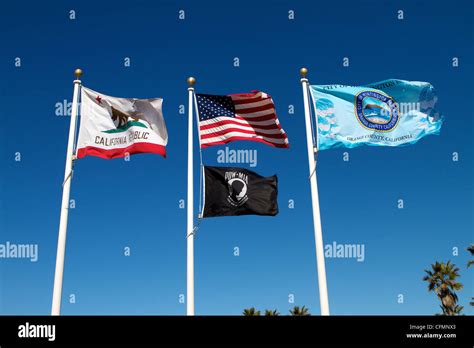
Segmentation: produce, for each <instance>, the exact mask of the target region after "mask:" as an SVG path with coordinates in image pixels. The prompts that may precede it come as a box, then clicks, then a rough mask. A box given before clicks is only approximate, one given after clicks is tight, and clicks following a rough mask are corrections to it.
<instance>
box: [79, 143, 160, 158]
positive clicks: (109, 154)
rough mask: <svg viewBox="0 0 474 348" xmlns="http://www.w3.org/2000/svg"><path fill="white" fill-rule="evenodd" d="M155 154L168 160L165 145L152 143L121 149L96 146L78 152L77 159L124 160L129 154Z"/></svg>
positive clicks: (136, 144) (137, 144)
mask: <svg viewBox="0 0 474 348" xmlns="http://www.w3.org/2000/svg"><path fill="white" fill-rule="evenodd" d="M137 153H154V154H158V155H161V156H163V157H165V158H166V148H165V147H164V146H163V145H158V144H152V143H135V144H133V145H130V146H127V147H123V148H120V149H110V150H106V149H101V148H99V147H95V146H86V147H83V148H80V149H78V150H77V158H83V157H86V156H95V157H100V158H104V159H113V158H122V157H125V156H126V155H127V154H129V155H133V154H137Z"/></svg>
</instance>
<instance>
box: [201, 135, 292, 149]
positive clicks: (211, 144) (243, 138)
mask: <svg viewBox="0 0 474 348" xmlns="http://www.w3.org/2000/svg"><path fill="white" fill-rule="evenodd" d="M236 140H247V141H256V142H258V143H264V144H267V145H270V146H273V147H280V148H285V149H288V148H289V147H290V145H289V144H275V143H271V142H269V141H266V140H264V139H261V138H249V137H230V138H227V139H224V140H221V141H215V142H212V143H207V144H202V145H201V148H203V149H204V148H206V147H210V146H214V145H224V144H227V143H230V142H231V141H236Z"/></svg>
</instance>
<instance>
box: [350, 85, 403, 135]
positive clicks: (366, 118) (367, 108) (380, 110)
mask: <svg viewBox="0 0 474 348" xmlns="http://www.w3.org/2000/svg"><path fill="white" fill-rule="evenodd" d="M354 107H355V114H356V116H357V120H358V121H359V123H360V124H361V125H362V127H364V128H366V129H369V130H375V131H378V132H390V131H392V130H393V129H394V128H395V127H396V126H397V125H398V121H399V120H400V112H399V109H398V105H397V103H396V102H395V101H394V100H393V99H392V98H391V97H389V96H388V95H386V94H383V93H380V92H374V91H362V92H360V93H358V94H357V95H356V96H355V102H354Z"/></svg>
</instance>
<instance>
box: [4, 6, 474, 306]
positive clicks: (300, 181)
mask: <svg viewBox="0 0 474 348" xmlns="http://www.w3.org/2000/svg"><path fill="white" fill-rule="evenodd" d="M70 10H75V13H76V19H75V20H70V19H69V11H70ZM179 10H184V11H185V16H186V17H185V20H179V19H178V11H179ZM290 10H294V11H295V19H294V20H289V19H288V11H290ZM398 10H403V15H404V19H403V20H399V19H398V18H397V16H398V13H397V11H398ZM472 18H473V5H472V2H470V1H459V0H453V1H451V2H450V3H449V4H447V3H445V2H440V1H439V2H435V1H417V2H416V3H415V2H411V1H385V2H383V6H382V5H381V3H380V1H375V0H374V1H372V0H364V1H357V2H355V1H332V2H321V3H320V2H318V3H317V2H314V1H291V2H290V1H260V2H254V1H246V0H244V1H239V2H235V3H230V2H226V3H223V2H218V1H199V2H196V1H180V2H174V1H155V2H151V1H148V2H147V1H138V0H137V1H134V2H123V3H122V2H118V1H114V2H112V1H101V2H93V1H80V2H79V1H67V2H65V1H61V2H59V1H56V2H49V3H48V4H47V5H45V4H40V3H37V2H24V1H22V2H16V3H15V2H8V3H5V4H4V5H3V10H2V13H1V14H0V28H1V31H0V32H1V34H0V37H1V39H2V40H1V41H2V48H1V55H0V69H1V70H0V72H1V79H0V98H1V101H2V111H1V114H0V116H1V118H2V126H1V127H0V160H1V163H2V165H1V170H0V243H5V242H6V241H10V242H11V243H33V244H38V246H39V259H38V261H37V262H30V261H29V260H27V259H0V314H49V313H50V310H51V298H52V288H53V278H54V265H55V257H56V242H57V230H58V225H59V209H60V200H61V183H62V180H63V175H64V160H65V154H66V145H67V132H68V125H69V118H68V117H66V116H57V115H56V104H57V103H62V102H63V100H71V97H72V87H73V84H72V80H73V74H72V73H73V71H74V69H75V68H76V67H81V68H82V69H83V70H84V76H83V78H82V81H83V84H84V85H85V86H87V87H89V88H92V89H94V90H97V91H100V92H101V93H104V94H107V95H112V96H117V97H137V98H148V97H163V98H164V106H163V111H164V116H165V119H166V123H167V127H168V132H169V143H168V146H167V152H168V158H166V159H163V158H161V157H160V156H157V155H137V156H134V157H132V158H131V161H130V162H125V161H123V160H122V159H116V160H111V161H107V160H102V159H99V158H93V157H88V158H85V159H81V160H79V161H78V162H77V163H76V167H75V169H76V170H75V173H74V178H73V181H72V191H71V198H72V199H74V200H75V205H76V206H75V209H71V211H70V215H69V228H68V239H67V252H66V263H65V274H64V287H63V305H62V313H63V314H147V315H148V314H150V315H151V314H164V315H182V314H185V304H184V303H180V301H179V296H180V294H185V293H186V273H185V271H186V241H185V233H186V218H185V216H186V211H185V209H180V207H179V201H180V200H181V199H185V197H186V156H187V152H186V151H187V144H186V136H187V119H186V115H182V114H180V113H179V106H180V105H181V104H183V105H185V104H186V103H187V90H186V89H187V86H186V78H187V77H188V76H190V75H193V76H195V77H196V78H197V84H196V91H197V92H198V93H210V94H229V93H243V92H248V91H251V90H254V89H260V90H263V91H265V92H267V93H269V94H270V95H272V97H273V99H274V101H275V104H276V108H277V113H278V115H279V119H280V122H281V124H282V127H283V128H284V129H285V131H286V132H287V134H288V137H289V141H290V146H291V148H290V149H289V150H282V149H274V148H270V147H268V146H265V145H263V144H258V143H253V142H239V143H237V142H236V143H232V144H231V145H229V148H231V149H257V151H258V152H257V153H258V164H257V167H256V168H250V169H252V170H255V171H257V172H258V173H259V174H261V175H272V174H275V173H276V174H278V177H279V204H280V214H279V215H278V216H277V217H257V216H243V217H228V218H215V219H207V220H205V221H203V223H202V224H201V226H200V229H199V231H198V233H197V236H196V240H195V256H196V257H195V277H196V283H195V286H196V299H195V301H196V313H197V314H204V315H205V314H240V313H241V312H242V310H243V309H244V308H247V307H251V306H255V307H257V308H259V309H265V308H277V309H278V310H279V311H280V312H282V313H287V311H288V309H289V308H290V307H292V306H293V305H306V306H307V307H309V309H310V311H311V312H312V313H314V314H318V313H319V298H318V288H317V274H316V261H315V254H314V252H315V247H314V235H313V225H312V217H311V201H310V191H309V182H308V164H307V153H306V137H305V126H304V114H303V104H302V95H301V86H300V83H299V75H298V70H299V68H300V67H302V66H307V67H308V68H309V70H310V72H309V80H310V82H311V83H312V84H330V83H338V84H339V83H341V84H365V83H369V82H376V81H380V80H384V79H388V78H398V79H406V80H419V81H429V82H431V83H432V84H433V85H434V86H435V88H436V90H437V93H438V97H439V103H438V108H439V109H440V110H441V111H442V113H443V114H444V115H445V123H444V125H443V128H442V130H441V135H439V136H429V137H426V138H424V139H422V140H421V141H420V142H418V143H417V144H415V145H413V146H407V147H401V148H383V147H359V148H355V149H351V150H344V149H335V150H327V151H324V152H321V153H320V155H319V159H318V173H317V175H318V182H319V193H320V204H321V216H322V224H323V236H324V241H325V244H330V243H333V242H334V241H335V242H337V243H341V244H344V243H347V244H363V245H364V247H365V259H364V261H363V262H357V261H356V260H355V259H351V258H345V259H331V258H328V259H326V267H327V277H328V290H329V300H330V307H331V312H332V314H339V315H351V314H362V315H365V314H384V315H385V314H387V315H400V314H409V315H411V314H434V313H437V312H438V311H439V308H438V300H437V299H436V297H435V295H434V294H432V293H428V292H427V287H426V285H425V284H424V282H423V281H422V280H421V278H422V277H423V270H424V269H425V268H428V267H429V265H430V263H432V262H434V261H436V260H438V261H447V260H451V261H453V262H454V263H455V264H456V265H458V266H459V267H460V269H461V275H462V277H461V279H460V280H461V282H463V283H464V289H463V290H462V291H460V292H459V299H460V304H461V305H464V306H465V309H466V313H470V314H472V313H473V311H472V309H471V308H472V307H471V308H469V305H468V301H469V299H470V297H471V296H473V292H474V291H473V284H472V279H473V272H474V270H473V269H466V263H467V261H468V260H469V255H468V252H467V251H466V250H465V248H466V247H467V246H468V245H469V243H471V242H472V241H473V235H472V231H473V230H474V229H473V227H474V221H473V185H472V177H473V143H472V139H473V123H472V117H473V113H472V108H471V103H472V100H473V97H474V95H473V89H472V81H471V77H472V76H473V65H472V58H473V44H472V43H473V30H472V29H473V23H472ZM16 57H19V58H21V66H20V67H16V66H15V58H16ZM125 57H129V58H130V60H131V66H130V67H124V58H125ZM235 57H238V58H239V60H240V66H239V67H234V66H233V59H234V58H235ZM344 57H348V58H349V66H348V67H344V66H343V58H344ZM453 57H457V58H458V59H459V66H458V67H453V65H452V60H453ZM289 105H294V110H295V111H294V114H290V113H289V112H288V110H289ZM195 140H196V141H195V148H197V137H196V138H195ZM223 148H224V147H214V148H210V149H206V150H204V151H203V156H204V161H205V163H206V164H208V165H217V164H218V163H217V151H218V150H219V149H223ZM344 152H348V153H349V156H350V160H349V161H347V162H346V161H343V153H344ZM453 152H457V153H458V155H459V160H458V161H457V162H454V161H453V160H452V157H453ZM16 153H20V154H21V161H15V155H16ZM195 160H196V163H197V161H198V152H197V151H196V152H195ZM243 166H244V167H246V168H249V166H248V165H246V164H244V165H243ZM195 169H196V172H195V174H196V175H195V178H196V180H197V179H198V168H197V166H196V167H195ZM196 186H197V184H196ZM195 198H196V203H195V205H196V207H197V191H196V196H195ZM399 199H403V201H404V208H403V209H398V208H397V201H398V200H399ZM289 200H293V201H294V209H290V208H289V207H288V202H289ZM125 247H130V248H131V255H130V256H128V257H126V256H124V248H125ZM235 247H238V248H239V249H240V256H234V248H235ZM456 247H457V248H459V255H458V256H455V255H453V248H456ZM71 294H74V295H75V303H70V302H69V301H68V300H69V296H70V295H71ZM290 294H293V296H294V303H289V297H290ZM400 294H402V295H403V303H398V295H400Z"/></svg>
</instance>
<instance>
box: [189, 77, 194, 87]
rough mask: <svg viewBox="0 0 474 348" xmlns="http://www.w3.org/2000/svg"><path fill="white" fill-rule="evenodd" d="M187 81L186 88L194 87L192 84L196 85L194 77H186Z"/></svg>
mask: <svg viewBox="0 0 474 348" xmlns="http://www.w3.org/2000/svg"><path fill="white" fill-rule="evenodd" d="M187 81H188V86H189V87H192V86H194V84H195V83H196V79H195V78H194V77H192V76H191V77H188V80H187Z"/></svg>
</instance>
